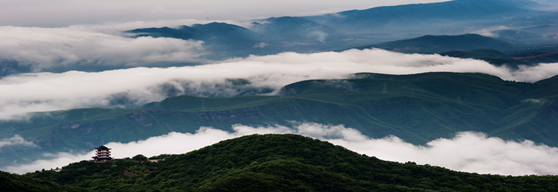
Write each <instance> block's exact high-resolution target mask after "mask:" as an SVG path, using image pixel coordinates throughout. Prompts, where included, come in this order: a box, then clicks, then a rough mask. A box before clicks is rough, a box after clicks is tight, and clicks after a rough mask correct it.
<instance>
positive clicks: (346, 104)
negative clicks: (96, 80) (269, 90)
mask: <svg viewBox="0 0 558 192" xmlns="http://www.w3.org/2000/svg"><path fill="white" fill-rule="evenodd" d="M557 80H558V78H557V77H553V78H550V79H547V80H543V81H540V82H537V83H522V82H511V81H503V80H501V79H500V78H498V77H495V76H490V75H484V74H474V73H425V74H415V75H382V74H368V73H363V74H355V75H354V78H352V79H345V80H309V81H302V82H297V83H294V84H291V85H287V86H285V87H284V88H282V89H281V91H280V93H279V94H278V95H276V96H255V95H244V96H238V97H232V98H203V99H202V98H198V97H191V96H179V97H174V98H168V99H165V100H163V101H161V102H155V103H149V104H146V105H145V106H143V107H142V108H139V109H76V110H69V111H59V112H51V113H38V114H36V115H35V116H33V117H32V118H31V119H30V121H9V122H6V121H5V122H0V126H1V127H4V129H2V130H1V132H0V139H1V138H10V137H12V136H14V135H16V134H18V135H20V136H22V137H23V138H25V139H26V140H29V141H32V142H34V143H35V144H36V145H37V146H39V147H27V146H17V145H14V146H9V147H4V148H2V151H0V154H2V155H0V167H1V166H5V165H7V164H8V163H10V162H13V161H14V160H17V161H18V162H29V161H32V160H34V159H37V158H42V153H43V152H51V153H54V152H61V151H66V152H67V151H90V150H92V149H93V148H94V147H97V146H99V145H102V144H105V143H108V142H131V141H137V140H141V139H147V138H149V137H152V136H158V135H163V134H166V133H169V132H173V131H174V132H182V133H194V132H195V131H196V130H198V129H199V128H200V127H201V126H211V127H215V128H218V129H223V130H227V131H233V130H232V129H231V128H232V127H231V126H232V125H235V124H242V125H249V126H270V125H272V126H273V125H285V126H293V121H294V122H299V123H303V122H315V123H320V124H325V125H340V124H342V125H345V126H346V127H351V128H355V129H357V130H359V131H360V132H362V133H363V134H365V135H367V136H369V137H372V138H383V137H386V136H388V135H395V136H397V137H399V138H401V139H403V140H405V141H406V142H410V143H413V144H418V145H423V144H425V143H427V142H429V141H432V140H435V139H439V138H448V137H452V136H453V135H455V133H457V132H462V131H475V132H483V133H486V134H488V136H495V137H500V138H503V139H511V140H516V139H519V140H522V139H528V140H532V141H534V142H536V143H540V144H546V145H549V146H558V141H557V140H556V139H555V138H556V137H558V129H557V127H556V125H558V103H557V102H556V101H557V100H558V87H556V86H558V82H557Z"/></svg>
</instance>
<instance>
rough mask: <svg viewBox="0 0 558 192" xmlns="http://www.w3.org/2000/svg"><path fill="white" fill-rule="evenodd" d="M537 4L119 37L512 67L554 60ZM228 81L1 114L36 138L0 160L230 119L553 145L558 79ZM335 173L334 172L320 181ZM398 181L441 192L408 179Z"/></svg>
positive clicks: (464, 4)
mask: <svg viewBox="0 0 558 192" xmlns="http://www.w3.org/2000/svg"><path fill="white" fill-rule="evenodd" d="M541 6H542V5H540V4H537V3H534V2H533V1H528V0H508V1H504V0H454V1H447V2H441V3H429V4H413V5H401V6H389V7H377V8H371V9H364V10H349V11H343V12H338V13H333V14H325V15H315V16H301V17H291V16H283V17H271V18H265V19H258V20H253V21H251V23H250V24H249V25H246V26H239V25H234V24H229V23H219V22H213V23H207V24H194V25H191V26H185V25H182V26H178V27H158V28H138V29H130V30H126V31H124V33H126V34H127V35H129V36H127V37H129V38H130V39H133V38H141V37H153V38H171V39H183V40H194V41H201V42H203V44H202V45H203V47H204V54H203V56H202V57H203V58H202V59H201V60H203V61H205V62H216V61H223V60H226V59H231V58H238V57H248V56H250V55H273V54H277V53H282V52H297V53H316V52H323V51H343V50H348V49H386V50H389V51H394V52H403V53H420V54H439V55H443V56H449V57H459V58H473V59H481V60H485V61H487V62H489V63H491V64H493V65H496V66H502V65H506V66H508V67H510V68H511V70H516V71H517V70H521V67H522V66H537V65H539V64H541V63H552V62H557V61H558V34H557V33H556V31H558V25H556V24H557V23H558V19H557V18H558V12H555V11H542V10H541V9H540V8H541ZM201 64H205V63H203V62H202V61H200V62H199V63H187V62H174V63H170V64H165V65H164V66H163V67H165V66H184V65H201ZM152 66H158V67H161V65H159V63H152V64H146V66H144V67H152ZM127 67H129V66H127V65H126V64H123V65H122V66H118V65H115V66H97V65H87V64H67V65H63V66H59V67H54V68H44V69H41V70H43V71H47V72H63V71H68V70H81V71H103V70H107V69H120V68H127ZM27 72H37V71H36V69H33V68H32V66H30V65H25V64H21V63H18V61H15V60H9V59H5V58H0V78H1V77H5V76H9V75H18V74H21V73H27ZM227 81H228V83H230V84H232V85H233V86H236V88H238V92H239V93H238V94H236V95H234V96H232V97H223V96H222V95H211V94H208V95H204V97H200V96H199V95H187V94H186V95H177V94H176V93H175V92H176V91H175V90H165V89H163V90H164V91H167V92H168V94H167V96H168V98H166V99H164V100H162V101H159V102H153V103H147V104H145V105H141V106H130V105H127V104H128V102H129V101H128V100H127V98H115V99H113V100H111V101H110V102H113V103H116V104H121V106H123V107H122V108H110V109H109V108H81V109H71V110H63V111H51V112H37V113H32V114H28V115H29V119H28V120H27V121H20V120H3V121H0V127H1V129H0V139H9V138H15V137H16V136H21V137H22V138H23V139H24V140H25V141H29V142H32V143H33V144H34V145H35V146H36V147H29V146H26V145H9V146H0V147H2V148H1V150H0V167H5V166H9V165H12V164H16V163H17V164H20V163H29V162H33V161H35V160H38V159H43V158H45V157H44V156H43V154H44V153H58V152H83V151H90V150H92V149H93V148H94V147H97V146H99V145H102V144H106V143H109V142H121V143H127V142H133V141H138V140H143V139H147V138H150V137H154V136H160V135H164V134H168V133H170V132H180V133H195V132H196V131H197V130H198V129H199V128H200V127H205V126H207V127H214V128H217V129H221V130H226V131H233V129H232V126H233V125H247V126H253V127H255V126H289V127H292V126H293V125H297V124H301V123H307V122H313V123H319V124H323V125H344V126H346V127H350V128H354V129H356V130H358V131H359V132H360V133H362V134H364V135H366V136H368V137H370V138H384V137H388V136H392V135H393V136H396V137H398V138H401V139H402V140H404V141H405V142H409V143H412V144H415V145H425V144H426V143H428V142H430V141H433V140H435V139H439V138H450V137H452V136H455V134H457V133H459V132H464V131H472V132H481V133H485V134H487V136H490V137H499V138H502V139H506V140H513V141H522V140H531V141H533V142H535V143H536V144H544V145H548V146H551V147H558V141H557V140H556V139H555V138H556V137H557V136H558V131H557V130H556V125H558V103H557V100H558V91H557V90H558V87H557V86H558V82H557V81H558V76H554V77H551V78H548V79H544V80H541V81H538V82H534V83H525V82H513V81H505V80H502V79H500V78H498V77H495V76H491V75H486V74H479V73H449V72H448V73H422V74H411V75H386V74H376V73H357V74H353V75H352V76H351V78H347V79H336V80H331V79H315V80H308V81H301V82H296V83H293V84H289V85H286V86H284V87H282V88H281V89H280V90H279V91H278V92H277V94H275V93H276V92H273V91H274V90H272V89H269V90H268V89H263V90H247V89H244V88H242V86H243V85H245V84H247V83H248V82H249V81H248V80H246V79H228V80H227ZM173 91H174V92H173ZM185 156H188V155H185ZM188 158H189V157H188ZM81 163H83V164H85V163H86V162H81ZM125 163H129V164H127V165H126V166H128V165H130V166H131V165H132V164H133V163H132V162H125ZM292 163H293V162H287V164H288V165H291V164H292ZM294 164H296V165H299V164H297V162H294ZM134 165H136V164H134ZM87 166H89V165H87ZM102 166H106V165H99V167H101V168H102V169H105V167H102ZM111 166H112V165H111ZM119 166H120V165H117V167H119ZM141 166H143V165H137V167H141ZM282 166H284V165H282ZM137 167H136V168H137ZM101 168H95V169H98V170H100V169H101ZM138 169H143V168H138ZM309 169H310V168H309ZM311 169H312V170H314V168H311ZM122 170H124V169H122ZM107 172H108V171H107ZM41 174H43V175H41ZM44 174H46V173H40V174H39V173H37V175H35V176H37V177H39V176H40V177H43V176H44ZM118 174H120V173H118ZM328 174H329V173H328ZM336 174H337V173H336ZM7 177H11V176H7ZM45 177H46V176H45ZM53 177H54V176H53ZM270 177H271V176H270ZM339 178H341V176H338V175H335V174H332V177H331V178H330V179H332V180H334V179H339ZM495 178H496V177H495ZM212 179H214V180H217V178H212ZM240 179H246V178H244V177H240ZM248 179H249V178H248ZM460 179H463V178H460ZM500 179H501V178H500ZM349 180H350V179H349ZM349 180H347V181H349ZM56 181H57V182H59V180H56ZM220 181H222V182H223V183H225V184H227V185H225V184H223V183H216V184H219V185H221V184H222V185H223V186H228V184H230V183H226V182H231V181H236V180H226V181H223V180H220ZM248 181H250V180H248ZM208 182H209V181H208ZM212 182H213V180H212ZM274 182H275V181H274ZM392 184H393V185H392ZM47 185H50V184H49V183H47ZM84 185H85V184H84ZM192 185H200V186H201V184H199V183H197V184H192ZM262 185H263V186H267V184H266V183H264V184H262ZM366 185H368V184H366ZM53 186H54V187H58V186H55V185H53ZM208 186H209V185H208ZM301 186H302V185H301ZM382 186H383V184H382ZM401 186H403V188H405V187H410V188H409V189H414V188H417V189H427V190H440V189H441V188H436V187H432V186H431V187H421V186H419V185H418V184H416V185H401ZM401 186H399V185H398V184H397V185H396V184H394V183H390V184H389V185H386V187H395V188H400V187H401ZM436 186H437V185H436ZM475 187H477V186H475ZM364 188H366V187H364ZM390 189H393V188H390ZM405 189H407V188H405ZM476 189H478V188H476ZM355 190H356V189H355Z"/></svg>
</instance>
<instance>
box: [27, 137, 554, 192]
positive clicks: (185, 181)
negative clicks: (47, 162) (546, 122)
mask: <svg viewBox="0 0 558 192" xmlns="http://www.w3.org/2000/svg"><path fill="white" fill-rule="evenodd" d="M26 175H27V176H29V177H34V178H40V179H44V180H49V181H54V182H58V183H60V184H67V185H71V186H77V187H83V188H88V189H92V190H99V191H100V190H103V191H105V190H106V191H371V190H373V191H554V190H556V189H558V182H557V181H558V177H557V176H522V177H511V176H499V175H481V174H475V173H462V172H456V171H451V170H449V169H445V168H441V167H436V166H430V165H416V164H415V163H413V162H407V163H396V162H389V161H383V160H379V159H377V158H375V157H368V156H366V155H361V154H357V153H355V152H352V151H349V150H347V149H345V148H343V147H340V146H335V145H333V144H331V143H328V142H323V141H320V140H316V139H311V138H307V137H303V136H299V135H290V134H287V135H274V134H270V135H251V136H244V137H239V138H235V139H231V140H226V141H221V142H219V143H217V144H214V145H212V146H208V147H205V148H202V149H199V150H196V151H192V152H189V153H186V154H182V155H177V156H170V157H166V159H165V160H164V161H159V162H157V163H154V162H149V161H143V162H141V161H136V160H134V159H129V158H126V159H116V160H113V161H111V162H107V163H94V162H91V161H82V162H79V163H73V164H70V165H68V166H66V167H64V170H63V171H61V172H59V173H56V172H54V171H43V172H35V173H29V174H26Z"/></svg>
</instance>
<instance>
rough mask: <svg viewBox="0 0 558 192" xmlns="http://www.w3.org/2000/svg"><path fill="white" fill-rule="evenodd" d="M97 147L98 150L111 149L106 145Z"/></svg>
mask: <svg viewBox="0 0 558 192" xmlns="http://www.w3.org/2000/svg"><path fill="white" fill-rule="evenodd" d="M95 149H98V150H110V148H108V147H105V146H104V145H101V146H100V147H95Z"/></svg>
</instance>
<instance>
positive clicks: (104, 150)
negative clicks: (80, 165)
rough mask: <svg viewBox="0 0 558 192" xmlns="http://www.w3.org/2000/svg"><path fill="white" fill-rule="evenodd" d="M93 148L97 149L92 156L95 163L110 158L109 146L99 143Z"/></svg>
mask: <svg viewBox="0 0 558 192" xmlns="http://www.w3.org/2000/svg"><path fill="white" fill-rule="evenodd" d="M95 149H96V150H97V151H95V155H97V156H95V157H93V161H95V163H104V162H107V161H110V160H112V157H110V148H108V147H105V146H104V145H101V146H100V147H96V148H95Z"/></svg>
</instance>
